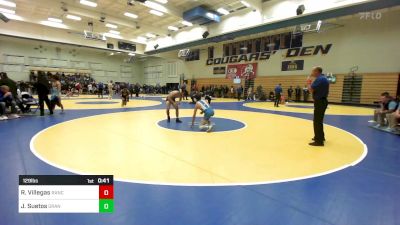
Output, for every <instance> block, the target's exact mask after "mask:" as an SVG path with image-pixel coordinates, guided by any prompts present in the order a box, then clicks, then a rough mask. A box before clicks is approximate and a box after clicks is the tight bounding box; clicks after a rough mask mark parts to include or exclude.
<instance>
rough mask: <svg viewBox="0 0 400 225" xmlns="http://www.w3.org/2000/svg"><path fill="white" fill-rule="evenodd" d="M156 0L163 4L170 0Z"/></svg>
mask: <svg viewBox="0 0 400 225" xmlns="http://www.w3.org/2000/svg"><path fill="white" fill-rule="evenodd" d="M156 1H157V2H159V3H162V4H166V3H167V2H168V0H156Z"/></svg>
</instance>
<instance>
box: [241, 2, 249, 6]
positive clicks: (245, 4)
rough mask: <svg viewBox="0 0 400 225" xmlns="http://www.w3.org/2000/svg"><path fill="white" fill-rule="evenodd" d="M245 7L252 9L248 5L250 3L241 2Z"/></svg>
mask: <svg viewBox="0 0 400 225" xmlns="http://www.w3.org/2000/svg"><path fill="white" fill-rule="evenodd" d="M240 2H241V3H242V4H243V5H244V6H246V7H250V4H249V3H248V2H246V1H240Z"/></svg>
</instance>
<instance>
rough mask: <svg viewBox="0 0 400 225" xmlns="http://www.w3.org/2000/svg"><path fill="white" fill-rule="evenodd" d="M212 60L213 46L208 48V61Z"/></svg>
mask: <svg viewBox="0 0 400 225" xmlns="http://www.w3.org/2000/svg"><path fill="white" fill-rule="evenodd" d="M213 58H214V46H210V47H208V59H213Z"/></svg>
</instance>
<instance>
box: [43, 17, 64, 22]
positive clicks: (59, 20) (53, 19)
mask: <svg viewBox="0 0 400 225" xmlns="http://www.w3.org/2000/svg"><path fill="white" fill-rule="evenodd" d="M47 20H48V21H51V22H54V23H62V22H63V21H62V20H61V19H58V18H54V17H49V18H48V19H47Z"/></svg>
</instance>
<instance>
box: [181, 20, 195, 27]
mask: <svg viewBox="0 0 400 225" xmlns="http://www.w3.org/2000/svg"><path fill="white" fill-rule="evenodd" d="M181 23H182V24H183V25H186V26H189V27H191V26H193V23H191V22H188V21H185V20H184V21H182V22H181Z"/></svg>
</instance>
